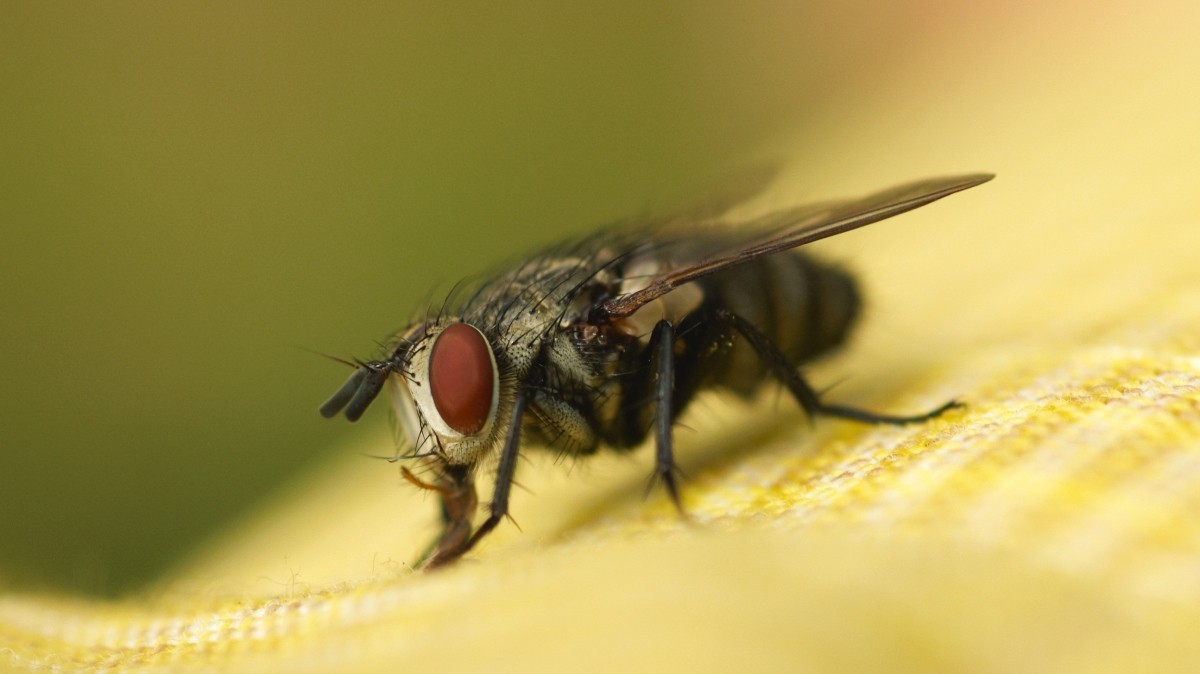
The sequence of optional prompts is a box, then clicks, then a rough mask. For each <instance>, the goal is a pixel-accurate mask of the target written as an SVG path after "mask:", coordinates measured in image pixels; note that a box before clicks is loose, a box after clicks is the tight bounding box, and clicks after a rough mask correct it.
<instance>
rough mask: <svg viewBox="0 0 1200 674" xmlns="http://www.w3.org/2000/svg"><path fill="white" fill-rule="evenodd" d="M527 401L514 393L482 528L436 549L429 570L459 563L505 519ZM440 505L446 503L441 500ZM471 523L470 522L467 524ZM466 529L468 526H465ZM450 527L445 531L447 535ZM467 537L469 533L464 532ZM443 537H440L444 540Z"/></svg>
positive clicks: (520, 391)
mask: <svg viewBox="0 0 1200 674" xmlns="http://www.w3.org/2000/svg"><path fill="white" fill-rule="evenodd" d="M527 400H528V394H527V393H526V391H525V389H518V390H517V397H516V399H515V400H513V409H512V415H511V416H510V417H509V424H508V436H507V437H506V438H505V440H504V449H503V451H502V452H501V453H500V465H499V466H498V467H497V468H496V486H495V488H494V490H493V493H492V504H491V506H490V507H489V509H488V511H489V512H488V518H487V519H486V520H484V521H483V524H481V525H480V526H479V528H478V529H476V530H475V533H474V534H473V535H471V537H470V538H468V539H465V540H464V541H462V542H461V543H460V544H459V545H457V546H456V547H453V548H447V549H443V546H441V545H439V546H438V550H437V552H435V553H434V556H433V558H432V559H430V560H429V564H428V566H429V567H431V568H432V567H438V566H442V565H443V564H446V563H448V562H452V561H454V560H455V559H458V558H459V557H461V556H462V555H464V554H466V553H467V552H468V551H470V549H471V548H473V547H475V544H476V543H478V542H479V541H480V539H482V538H483V537H484V536H486V535H488V534H489V533H491V531H492V529H495V528H496V525H497V524H499V523H500V520H502V519H504V516H505V515H507V514H508V495H509V493H510V492H511V491H512V483H513V476H514V474H515V473H516V470H517V455H518V454H519V453H520V449H521V421H522V418H523V417H524V416H525V403H526V401H527ZM443 504H445V500H444V499H443ZM467 521H468V522H469V521H470V520H469V519H468V520H467ZM468 527H469V524H468ZM448 532H449V527H448V528H447V533H448ZM467 533H470V529H469V528H468V529H467ZM445 536H446V534H443V539H444V538H445Z"/></svg>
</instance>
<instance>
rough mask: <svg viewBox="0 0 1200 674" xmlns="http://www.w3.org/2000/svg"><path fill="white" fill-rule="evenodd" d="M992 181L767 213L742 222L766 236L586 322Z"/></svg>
mask: <svg viewBox="0 0 1200 674" xmlns="http://www.w3.org/2000/svg"><path fill="white" fill-rule="evenodd" d="M993 177H994V176H992V175H991V174H986V173H977V174H972V175H964V176H954V177H948V178H930V179H928V180H920V181H917V182H913V183H908V184H905V185H900V186H897V187H893V188H891V189H888V190H884V191H882V192H878V193H876V194H872V195H870V196H867V197H863V198H861V199H849V200H845V201H833V202H827V203H822V204H810V205H807V206H800V207H797V208H794V209H789V210H786V211H780V212H777V213H771V214H769V215H766V216H763V217H762V218H759V219H757V220H755V221H752V222H749V223H746V227H747V228H748V229H751V230H753V231H757V232H759V233H760V234H761V232H763V231H764V230H765V231H766V234H761V235H760V236H758V237H756V238H754V239H751V240H748V241H747V242H746V243H745V245H743V246H741V247H735V248H733V249H731V250H725V251H723V252H720V253H717V254H714V255H711V256H709V257H706V258H704V259H703V260H701V261H699V262H697V263H695V264H689V265H686V266H683V267H679V268H676V269H671V270H668V271H666V272H664V273H663V274H661V275H659V276H657V277H655V278H653V279H651V280H650V281H649V282H648V283H647V284H646V285H644V286H643V287H642V288H641V289H639V290H636V291H634V292H630V293H626V294H624V295H618V296H616V297H613V298H610V299H608V300H606V301H605V302H603V303H602V304H601V305H600V306H599V307H597V309H596V310H594V311H593V314H592V316H591V318H592V320H595V321H599V320H606V319H608V318H623V317H626V316H629V315H631V314H632V313H633V312H635V311H637V310H638V309H639V308H640V307H642V306H643V305H645V304H647V303H649V302H652V301H654V300H655V299H658V298H659V297H662V296H663V295H665V294H667V293H669V292H671V291H672V290H674V289H675V288H678V287H679V286H681V285H684V284H686V283H691V282H692V281H695V280H697V279H699V278H703V277H705V276H708V275H709V274H713V273H716V272H718V271H721V270H722V269H726V268H728V267H732V266H734V265H737V264H741V263H743V262H748V261H750V260H753V259H755V258H758V257H762V256H764V255H771V254H773V253H778V252H780V251H784V250H787V249H789V248H795V247H797V246H803V245H804V244H806V243H812V242H813V241H818V240H820V239H824V238H826V237H830V236H833V235H835V234H841V233H842V232H848V231H850V230H852V229H858V228H859V227H864V226H866V225H869V224H871V223H874V222H879V221H880V220H886V219H887V218H890V217H892V216H894V215H899V214H901V213H904V212H906V211H911V210H913V209H914V208H920V207H921V206H924V205H926V204H929V203H933V202H934V201H937V200H938V199H941V198H943V197H947V196H950V195H951V194H954V193H955V192H961V191H963V190H965V189H968V188H971V187H975V186H976V185H980V184H983V183H985V182H987V181H989V180H991V179H992V178H993Z"/></svg>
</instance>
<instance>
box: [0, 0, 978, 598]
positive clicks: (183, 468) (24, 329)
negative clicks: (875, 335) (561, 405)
mask: <svg viewBox="0 0 1200 674" xmlns="http://www.w3.org/2000/svg"><path fill="white" fill-rule="evenodd" d="M832 7H834V6H833V5H831V6H829V7H826V6H821V5H809V6H801V5H799V4H797V3H778V4H770V5H768V4H763V5H760V6H757V7H749V6H747V5H745V4H743V3H729V4H728V5H717V4H715V3H714V4H705V5H703V7H702V6H701V5H699V4H695V3H689V2H680V3H677V4H675V5H662V4H656V5H653V6H649V5H646V4H644V3H640V2H631V3H621V4H614V3H597V6H594V7H584V6H583V5H578V4H575V3H545V4H541V5H538V4H523V5H521V6H519V7H514V6H507V7H504V8H501V7H500V6H498V5H491V4H484V3H479V4H476V5H473V6H470V7H468V6H466V5H461V4H455V5H454V6H452V7H440V6H435V5H434V3H412V4H411V5H408V6H404V5H385V4H382V3H364V4H354V5H350V4H341V3H339V4H336V5H334V4H332V3H331V4H330V5H329V6H318V5H301V4H299V3H204V4H203V5H201V4H178V3H137V4H128V3H86V4H84V3H80V4H65V3H54V4H43V3H33V2H29V3H17V2H14V3H4V4H3V5H2V7H0V56H2V61H0V82H2V86H3V104H2V105H0V116H2V123H0V128H2V130H0V157H2V158H3V159H2V160H0V171H3V175H2V176H0V218H2V230H0V231H2V233H0V255H3V260H4V261H3V264H2V265H0V288H2V290H0V302H2V303H3V304H2V306H0V309H2V319H0V320H2V325H3V335H4V337H3V340H4V341H3V346H4V348H3V349H0V364H2V371H3V376H4V386H3V387H0V410H3V412H2V415H3V417H2V419H0V422H2V423H0V512H2V513H3V516H0V582H3V583H6V584H9V585H16V586H19V587H29V586H33V587H47V586H49V587H52V588H59V589H64V590H68V591H73V592H85V593H92V594H100V595H120V594H122V593H126V592H129V591H132V590H135V589H137V587H139V585H140V584H142V583H145V582H149V581H151V580H154V578H155V574H156V573H161V572H162V571H164V570H165V569H166V568H168V567H169V565H170V564H171V563H172V562H175V561H177V560H178V559H179V558H180V557H181V556H182V555H185V554H186V553H187V552H188V550H189V549H191V548H192V547H193V546H195V545H197V544H200V543H201V542H203V541H204V540H205V537H206V536H209V535H212V534H214V533H215V532H216V531H218V530H219V529H220V528H221V527H222V526H223V525H226V524H228V523H229V522H231V521H232V520H233V518H235V517H236V516H237V514H238V513H239V512H240V511H244V510H246V509H248V508H251V507H253V506H254V504H255V503H256V502H259V501H260V500H261V499H263V498H264V497H266V496H267V495H269V494H270V493H271V492H272V490H274V489H277V488H278V487H279V485H281V484H283V483H285V482H286V481H287V480H289V479H296V478H297V477H298V476H302V475H304V474H306V472H308V473H311V472H312V471H314V470H319V467H320V465H321V460H322V457H323V456H326V457H327V456H328V455H329V454H330V453H331V452H338V451H341V450H340V449H339V447H340V446H341V444H342V443H343V441H346V440H348V439H349V438H350V437H351V436H352V435H353V434H355V433H361V432H364V430H363V429H360V428H358V427H352V426H349V425H347V424H346V423H345V422H344V421H338V422H331V421H326V420H323V419H321V418H320V417H319V416H318V415H317V414H316V407H317V405H318V404H319V403H320V402H321V401H322V400H323V399H324V398H325V397H326V396H327V395H328V394H330V393H331V392H332V391H333V390H334V389H335V388H336V387H337V386H338V385H339V384H340V383H341V381H342V379H343V378H344V377H345V376H346V374H347V372H346V370H345V369H344V368H343V367H342V366H339V365H337V364H334V363H331V362H329V361H327V360H325V359H323V358H320V357H318V356H315V355H313V354H311V353H309V352H307V351H305V350H304V349H312V350H316V351H322V352H329V353H332V354H337V355H344V356H351V355H362V356H369V355H372V354H374V352H375V348H376V347H375V342H376V340H380V339H383V338H385V337H386V336H387V335H388V334H389V333H390V332H391V331H393V330H395V329H397V328H399V327H401V326H402V325H403V324H404V323H405V321H406V319H407V318H408V316H409V315H410V313H411V312H412V311H413V310H414V309H415V308H416V307H417V306H418V304H419V303H420V302H422V300H423V298H425V297H426V296H427V295H428V292H429V290H430V289H431V288H433V287H435V286H438V285H442V286H443V287H444V285H445V284H446V283H447V282H450V281H453V280H454V279H455V278H457V277H458V276H460V275H463V274H467V273H472V272H478V271H481V270H485V269H488V268H490V267H493V266H495V265H496V264H498V263H500V262H502V261H503V260H505V259H510V258H512V257H513V256H514V255H517V254H519V253H521V252H522V251H525V250H528V249H529V248H531V247H533V246H536V245H538V244H539V243H543V242H547V241H551V240H554V239H556V238H558V237H560V236H562V235H565V234H570V233H577V232H582V231H586V230H588V229H591V228H592V227H594V226H595V225H597V224H600V223H603V222H605V221H609V220H613V219H616V218H618V217H620V216H623V215H628V214H630V213H636V212H639V211H642V210H645V209H646V208H648V207H653V206H655V205H656V204H661V203H664V202H670V201H672V200H677V199H682V198H686V197H687V195H689V194H694V193H696V192H697V190H699V189H700V187H701V186H703V185H706V184H709V183H710V182H711V181H712V180H713V179H714V178H717V177H719V176H721V175H724V174H725V172H727V171H728V170H729V169H730V167H735V166H736V165H738V164H740V163H741V162H744V161H745V160H747V158H751V159H752V158H753V156H755V155H758V154H761V153H762V152H763V151H764V149H766V150H769V148H770V147H771V145H772V142H773V140H774V139H776V138H780V137H783V136H785V135H787V136H788V137H794V136H795V134H796V133H798V132H799V133H802V134H803V133H806V131H805V129H808V131H807V133H809V134H810V135H811V137H812V139H813V143H814V146H815V149H814V151H813V156H812V157H811V158H810V159H809V160H810V161H811V162H812V163H813V166H814V170H819V169H820V162H821V161H822V157H821V150H820V149H819V148H820V146H821V145H822V143H823V142H829V138H830V136H831V135H833V136H836V134H838V133H839V132H840V130H839V129H838V128H836V127H835V128H829V127H827V126H826V127H825V128H819V129H812V128H810V127H811V125H809V124H807V123H806V122H807V121H808V120H811V119H816V118H818V117H819V118H822V119H828V118H829V117H830V114H831V113H830V110H831V106H834V107H832V109H834V110H836V109H839V108H840V109H843V110H845V111H846V112H845V114H847V115H851V116H853V115H854V114H856V113H855V112H854V108H853V105H852V103H853V93H854V92H853V87H852V86H849V85H847V84H846V82H847V76H848V74H855V79H854V80H853V81H854V82H857V83H859V84H856V85H854V86H860V85H861V83H862V82H863V81H864V77H865V78H866V81H868V82H870V81H876V82H880V83H885V82H886V81H887V77H888V69H889V68H891V67H895V66H894V63H893V59H892V58H891V57H890V56H889V55H890V54H893V53H896V52H898V51H912V50H914V49H920V45H921V44H922V43H924V42H927V41H930V40H936V37H937V35H938V34H939V32H941V31H952V30H954V24H953V20H952V18H951V17H949V16H948V15H947V14H946V12H947V10H946V9H945V8H942V9H939V10H938V11H939V12H940V13H939V14H937V17H938V19H939V20H933V19H932V17H933V16H934V15H933V14H932V13H930V12H922V11H918V9H917V6H915V5H912V4H910V5H908V6H906V7H897V8H895V9H893V10H890V11H888V12H881V11H880V10H879V8H878V7H870V8H869V7H857V6H852V5H836V9H833V8H832ZM980 48H984V47H983V46H980ZM864 73H865V75H864ZM953 168H960V167H953ZM966 168H979V167H974V166H972V167H966ZM904 177H917V176H904ZM818 196H829V195H818ZM386 416H387V415H386V414H385V413H383V410H382V408H380V409H378V410H373V411H372V414H370V415H368V417H367V419H366V421H365V424H364V425H365V426H368V427H370V426H373V425H374V427H375V428H376V429H377V428H378V425H382V424H384V423H386ZM389 451H390V448H381V449H380V453H387V452H389ZM364 460H366V459H364ZM386 522H387V518H386V517H382V518H381V521H380V525H381V526H386Z"/></svg>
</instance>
